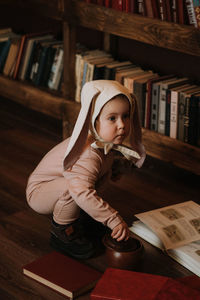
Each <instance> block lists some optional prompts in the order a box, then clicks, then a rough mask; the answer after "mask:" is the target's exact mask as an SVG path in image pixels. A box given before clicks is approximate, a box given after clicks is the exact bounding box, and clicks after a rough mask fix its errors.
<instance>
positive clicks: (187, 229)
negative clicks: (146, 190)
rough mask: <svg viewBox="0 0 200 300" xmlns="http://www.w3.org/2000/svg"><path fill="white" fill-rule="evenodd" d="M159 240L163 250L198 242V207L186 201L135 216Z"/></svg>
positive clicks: (199, 223) (199, 226)
mask: <svg viewBox="0 0 200 300" xmlns="http://www.w3.org/2000/svg"><path fill="white" fill-rule="evenodd" d="M135 216H136V217H137V218H138V219H140V220H141V221H142V222H143V223H144V224H146V225H147V226H149V227H150V228H151V229H152V230H153V231H154V232H155V233H156V234H157V235H158V237H159V238H160V239H161V241H162V242H163V244H164V246H165V249H173V248H177V247H180V246H183V245H186V244H188V243H191V242H194V241H198V240H200V205H198V204H196V203H195V202H193V201H187V202H183V203H179V204H175V205H170V206H166V207H163V208H159V209H155V210H151V211H148V212H145V213H141V214H136V215H135Z"/></svg>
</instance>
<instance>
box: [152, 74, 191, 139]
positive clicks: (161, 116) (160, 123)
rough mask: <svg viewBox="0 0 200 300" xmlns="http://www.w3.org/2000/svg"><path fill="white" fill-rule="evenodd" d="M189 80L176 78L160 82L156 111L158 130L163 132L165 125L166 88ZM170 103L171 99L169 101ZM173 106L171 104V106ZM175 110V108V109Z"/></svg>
mask: <svg viewBox="0 0 200 300" xmlns="http://www.w3.org/2000/svg"><path fill="white" fill-rule="evenodd" d="M187 82H189V80H188V78H179V79H178V78H176V79H174V80H173V79H172V80H171V79H170V80H167V81H163V82H160V92H159V93H160V95H159V113H158V132H159V133H161V134H165V125H166V99H167V97H166V96H167V89H171V88H173V87H176V86H180V85H181V84H183V83H187ZM171 103H172V101H171ZM172 107H173V106H172V105H171V108H172ZM176 111H177V109H176ZM171 112H172V111H171Z"/></svg>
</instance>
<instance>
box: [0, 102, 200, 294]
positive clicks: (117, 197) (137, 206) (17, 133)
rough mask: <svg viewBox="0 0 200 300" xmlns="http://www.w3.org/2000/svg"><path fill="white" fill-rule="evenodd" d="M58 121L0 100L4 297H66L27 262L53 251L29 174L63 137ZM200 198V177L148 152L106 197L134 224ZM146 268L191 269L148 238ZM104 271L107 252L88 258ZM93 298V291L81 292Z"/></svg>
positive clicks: (0, 282)
mask: <svg viewBox="0 0 200 300" xmlns="http://www.w3.org/2000/svg"><path fill="white" fill-rule="evenodd" d="M60 133H61V124H60V123H59V122H58V121H55V120H53V119H50V118H47V117H45V116H41V115H40V114H38V113H33V112H31V111H29V110H27V109H24V108H22V107H21V106H19V105H17V104H15V103H13V102H10V101H9V102H8V101H5V100H3V99H1V101H0V141H1V147H0V179H1V180H0V299H2V300H7V299H9V300H14V299H16V300H27V299H35V300H36V299H37V300H40V299H41V300H44V299H45V300H46V299H47V300H48V299H52V300H61V299H65V298H64V297H63V296H61V295H59V294H57V293H55V292H54V291H52V290H50V289H48V288H46V287H43V286H41V285H40V284H38V283H36V282H34V281H32V280H31V279H28V278H26V277H24V276H23V274H22V266H23V265H24V264H26V263H29V262H31V261H32V260H34V259H36V258H38V257H39V256H41V255H43V254H45V253H48V252H50V251H51V250H52V249H51V247H50V246H49V228H50V217H49V216H43V215H39V214H36V213H35V212H33V211H32V210H31V209H30V208H29V207H28V205H27V203H26V200H25V188H26V182H27V178H28V176H29V174H30V173H31V171H32V170H33V169H34V167H35V166H36V165H37V163H38V162H39V161H40V159H41V158H42V156H43V155H44V154H45V153H46V152H47V151H48V150H50V149H51V148H52V147H53V146H54V145H55V144H57V143H58V142H59V141H61V135H60ZM190 199H192V200H195V201H197V202H198V201H199V177H197V176H196V175H194V174H191V173H188V172H186V171H184V170H181V169H178V168H176V167H173V166H172V165H170V164H166V163H163V162H160V161H158V160H155V159H152V158H150V157H147V160H146V162H145V164H144V167H143V168H142V169H140V170H138V169H137V170H136V169H135V170H134V172H133V174H131V175H130V174H129V175H125V176H124V177H123V178H122V179H121V180H120V182H118V183H116V184H115V185H112V186H111V187H110V188H109V190H108V191H107V195H106V200H108V201H109V202H110V203H111V204H112V205H113V206H114V207H115V208H117V209H118V210H119V211H120V213H121V215H122V216H123V217H124V218H125V220H126V221H127V222H128V223H129V225H130V224H131V222H132V221H133V215H134V214H135V213H138V212H142V211H146V210H150V209H154V208H158V207H162V206H166V205H169V204H173V203H178V202H182V201H186V200H190ZM143 244H144V247H145V253H144V258H143V261H142V263H141V267H140V271H142V272H147V273H153V274H160V275H166V276H171V277H182V276H185V275H189V274H191V273H190V272H189V271H188V270H186V269H185V268H183V267H182V266H181V265H179V264H178V263H176V262H174V261H173V260H172V259H170V258H169V257H168V256H166V255H165V254H163V253H161V251H160V250H158V249H156V248H154V247H152V246H151V245H149V244H148V243H146V242H143ZM84 263H87V264H89V265H91V266H93V267H94V268H97V269H99V270H100V271H104V270H105V268H106V267H107V264H106V261H105V255H104V253H103V254H102V255H100V256H99V257H96V258H91V259H88V260H87V261H85V262H84ZM79 299H89V294H87V295H84V296H81V297H79Z"/></svg>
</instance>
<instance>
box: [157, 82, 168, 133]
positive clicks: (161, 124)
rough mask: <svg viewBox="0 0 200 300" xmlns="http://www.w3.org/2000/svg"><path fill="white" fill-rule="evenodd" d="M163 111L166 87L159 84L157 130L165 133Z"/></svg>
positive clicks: (164, 108) (164, 109)
mask: <svg viewBox="0 0 200 300" xmlns="http://www.w3.org/2000/svg"><path fill="white" fill-rule="evenodd" d="M165 111H166V88H165V87H164V86H162V84H161V86H160V94H159V114H158V132H159V133H161V134H165Z"/></svg>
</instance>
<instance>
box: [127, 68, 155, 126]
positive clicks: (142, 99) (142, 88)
mask: <svg viewBox="0 0 200 300" xmlns="http://www.w3.org/2000/svg"><path fill="white" fill-rule="evenodd" d="M156 77H157V74H155V73H152V72H148V71H147V72H146V75H144V76H142V77H138V78H135V80H134V83H133V87H134V88H133V93H134V94H135V96H136V99H137V100H138V112H139V115H140V121H141V125H142V126H144V119H145V107H146V94H147V89H146V86H147V82H148V80H149V79H152V78H156Z"/></svg>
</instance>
